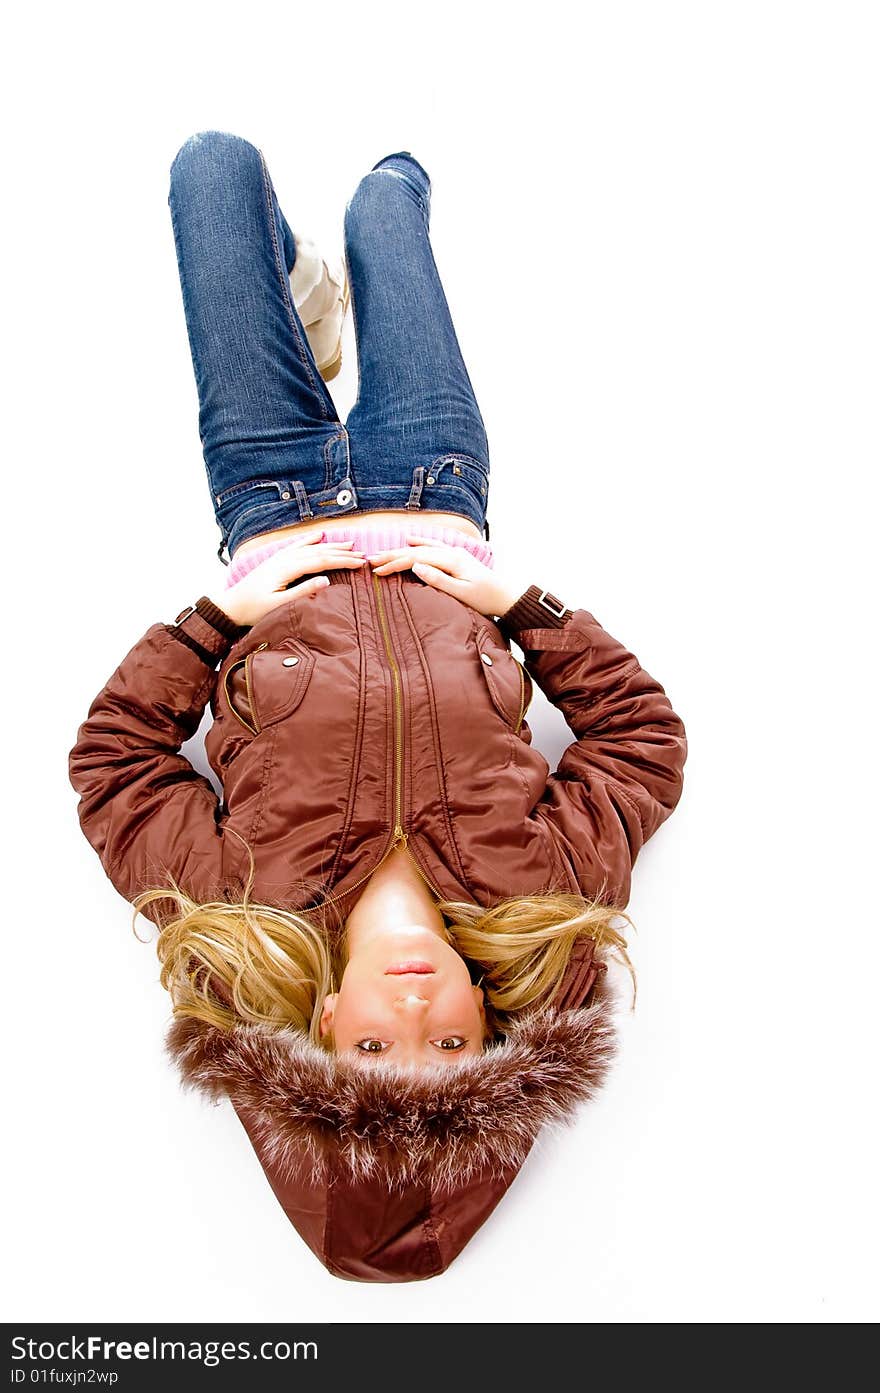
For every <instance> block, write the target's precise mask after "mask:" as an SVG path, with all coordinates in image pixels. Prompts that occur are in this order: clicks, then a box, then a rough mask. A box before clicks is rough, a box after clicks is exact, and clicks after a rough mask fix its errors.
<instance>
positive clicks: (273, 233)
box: [257, 150, 333, 420]
mask: <svg viewBox="0 0 880 1393" xmlns="http://www.w3.org/2000/svg"><path fill="white" fill-rule="evenodd" d="M257 154H258V155H259V157H260V168H261V171H262V176H263V192H264V194H265V197H266V211H267V214H268V218H269V235H270V237H271V238H272V252H273V255H274V258H275V269H276V271H277V272H278V280H279V283H280V285H281V298H282V300H283V301H284V308H285V310H286V312H287V318H288V322H289V324H290V327H291V329H292V330H293V334H294V338H295V339H296V344H297V350H298V352H299V356H300V358H301V359H302V363H303V367H304V368H305V370H306V372H307V373H308V378H309V382H310V383H311V385H312V389H313V390H314V393H315V396H316V397H317V399H318V401H319V402H320V404H321V414H322V415H323V416H325V417H326V418H327V419H328V420H332V419H333V417H332V416H331V415H330V412H329V411H328V409H327V403H326V401H325V400H324V394H323V392H322V391H321V389H320V387H319V386H318V384H317V382H316V381H315V375H314V373H313V372H312V364H311V362H310V361H309V359H310V354H309V352H307V351H306V348H305V345H304V344H303V341H302V335H301V333H300V331H299V325H298V324H297V321H296V314H295V313H294V310H293V303H292V301H291V297H290V281H289V280H288V278H287V275H286V273H285V271H284V264H283V262H282V259H281V253H280V248H279V246H278V232H277V229H276V227H275V209H274V207H273V205H272V181H271V179H270V178H269V168H268V166H267V164H266V161H265V159H264V158H263V152H262V150H258V151H257Z"/></svg>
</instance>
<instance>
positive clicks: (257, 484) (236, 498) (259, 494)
mask: <svg viewBox="0 0 880 1393" xmlns="http://www.w3.org/2000/svg"><path fill="white" fill-rule="evenodd" d="M292 497H293V493H292V491H291V489H290V486H289V485H288V483H287V481H286V480H284V479H248V480H246V482H244V483H241V484H233V485H232V487H231V488H228V489H223V490H222V491H221V492H220V493H215V494H214V504H215V506H216V507H217V508H220V509H223V508H227V507H229V505H230V504H232V505H233V506H234V507H235V508H236V509H238V507H239V505H240V504H246V505H247V506H248V508H250V507H251V506H253V507H256V506H257V505H258V504H260V503H286V502H287V501H288V500H289V499H291V498H292Z"/></svg>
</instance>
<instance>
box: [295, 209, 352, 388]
mask: <svg viewBox="0 0 880 1393" xmlns="http://www.w3.org/2000/svg"><path fill="white" fill-rule="evenodd" d="M294 242H295V244H296V260H295V261H294V263H293V270H292V272H291V274H290V290H291V294H292V295H293V303H294V304H295V306H296V309H297V313H298V314H299V317H300V319H301V320H302V323H303V328H304V329H305V331H306V336H307V338H308V340H309V344H310V346H311V349H312V353H313V354H314V356H315V362H316V363H317V364H318V371H319V372H320V374H321V376H322V377H323V379H324V381H325V382H330V381H331V380H332V379H333V378H334V377H335V376H336V374H337V373H338V372H339V369H340V368H341V366H342V325H343V323H344V322H345V314H346V310H347V309H348V301H349V288H348V278H347V276H346V274H345V261H344V259H343V258H342V257H341V256H340V257H338V258H337V260H336V261H334V262H333V263H332V265H330V266H328V265H327V263H326V261H325V260H324V258H323V257H322V256H321V253H320V252H319V251H318V248H317V247H316V246H315V243H314V242H313V241H311V239H310V238H308V237H298V236H296V234H294Z"/></svg>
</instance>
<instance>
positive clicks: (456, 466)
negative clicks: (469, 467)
mask: <svg viewBox="0 0 880 1393" xmlns="http://www.w3.org/2000/svg"><path fill="white" fill-rule="evenodd" d="M452 472H453V474H460V473H461V465H460V464H454V465H453V466H452Z"/></svg>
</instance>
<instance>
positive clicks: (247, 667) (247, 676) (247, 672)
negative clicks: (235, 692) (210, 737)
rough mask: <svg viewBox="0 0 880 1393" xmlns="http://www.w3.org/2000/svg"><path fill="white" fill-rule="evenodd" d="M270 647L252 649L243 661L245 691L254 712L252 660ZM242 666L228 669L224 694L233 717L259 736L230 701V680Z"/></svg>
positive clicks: (237, 664)
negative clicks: (255, 654) (255, 655)
mask: <svg viewBox="0 0 880 1393" xmlns="http://www.w3.org/2000/svg"><path fill="white" fill-rule="evenodd" d="M268 647H269V645H268V643H261V644H260V645H259V646H258V647H257V648H254V649H252V650H251V652H250V653H248V655H247V657H246V658H245V659H244V660H243V661H244V681H245V689H246V691H247V698H248V702H249V703H250V708H251V710H252V711H253V710H254V698H253V693H252V691H251V659H252V658H253V655H254V653H259V652H261V651H262V649H264V648H268ZM240 665H241V664H240V663H233V664H232V665H231V667H228V668H227V669H226V676H225V677H224V678H223V690H224V692H225V693H226V704H227V706H228V707H229V709H230V711H231V712H232V714H233V716H234V717H235V719H236V720H237V721H240V722H241V724H242V725H243V726H244V728H245V730H249V731H250V733H251V735H259V733H260V732H259V731H258V730H257V728H256V726H252V725H250V724H249V723H248V722H247V721H246V720H245V719H244V717H243V716H240V715H239V713H238V712H237V711H236V709H235V707H234V706H233V704H232V702H231V700H230V697H229V679H230V677H231V676H232V674H233V673H234V672H235V670H236V668H238V667H240Z"/></svg>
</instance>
